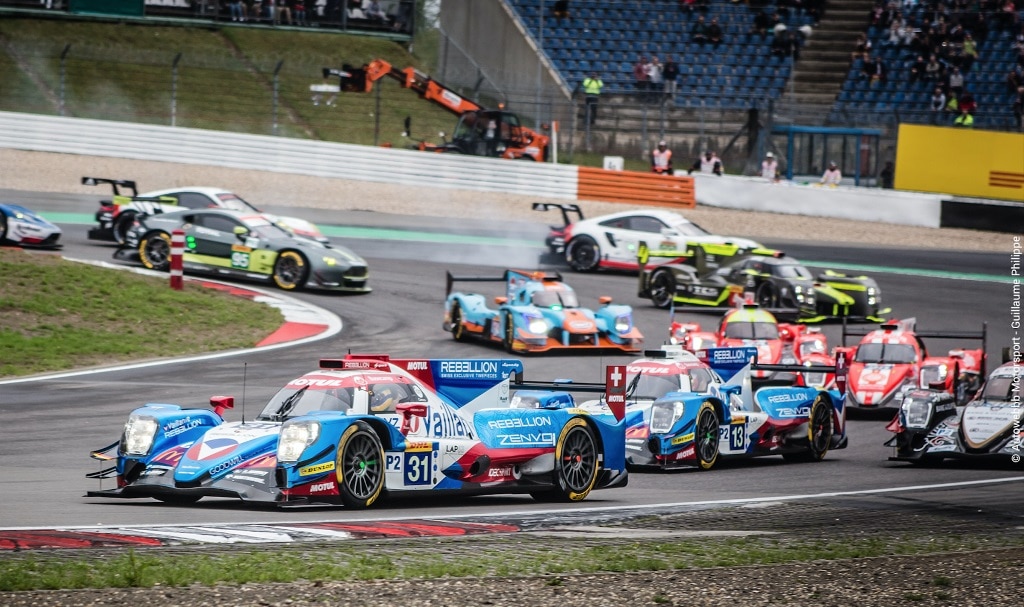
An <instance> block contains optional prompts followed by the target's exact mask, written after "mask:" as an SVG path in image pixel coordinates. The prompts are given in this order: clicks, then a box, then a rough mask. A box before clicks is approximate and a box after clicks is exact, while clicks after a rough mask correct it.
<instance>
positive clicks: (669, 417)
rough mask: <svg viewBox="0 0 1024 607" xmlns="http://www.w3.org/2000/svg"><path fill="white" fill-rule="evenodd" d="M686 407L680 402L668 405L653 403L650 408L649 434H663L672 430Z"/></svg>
mask: <svg viewBox="0 0 1024 607" xmlns="http://www.w3.org/2000/svg"><path fill="white" fill-rule="evenodd" d="M685 410H686V405H684V404H683V402H682V401H678V400H677V401H673V402H669V403H655V404H654V406H652V407H651V433H652V434H664V433H665V432H668V431H669V430H671V429H672V426H674V425H675V423H676V422H677V421H679V418H681V417H682V416H683V411H685Z"/></svg>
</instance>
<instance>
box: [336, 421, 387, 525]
mask: <svg viewBox="0 0 1024 607" xmlns="http://www.w3.org/2000/svg"><path fill="white" fill-rule="evenodd" d="M335 469H336V470H337V472H336V474H337V478H338V493H339V494H340V495H341V503H343V504H345V506H347V507H349V508H354V509H357V510H363V509H365V508H369V507H370V506H372V505H373V504H375V503H376V502H377V501H378V500H380V498H381V496H382V495H383V494H384V447H382V446H381V444H380V438H379V437H378V436H377V433H376V432H374V431H373V429H372V428H370V426H368V425H367V424H365V423H363V422H356V423H354V424H352V425H351V426H349V427H348V428H345V431H344V432H343V433H342V434H341V438H340V439H339V440H338V456H337V465H336V467H335Z"/></svg>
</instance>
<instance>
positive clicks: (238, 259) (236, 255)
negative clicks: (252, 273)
mask: <svg viewBox="0 0 1024 607" xmlns="http://www.w3.org/2000/svg"><path fill="white" fill-rule="evenodd" d="M231 267H232V268H248V267H249V254H248V253H241V252H239V251H233V252H232V253H231Z"/></svg>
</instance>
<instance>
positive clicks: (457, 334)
mask: <svg viewBox="0 0 1024 607" xmlns="http://www.w3.org/2000/svg"><path fill="white" fill-rule="evenodd" d="M451 319H452V320H451V323H452V339H454V340H455V341H466V326H465V325H463V324H462V306H460V305H459V302H455V303H453V304H452V314H451Z"/></svg>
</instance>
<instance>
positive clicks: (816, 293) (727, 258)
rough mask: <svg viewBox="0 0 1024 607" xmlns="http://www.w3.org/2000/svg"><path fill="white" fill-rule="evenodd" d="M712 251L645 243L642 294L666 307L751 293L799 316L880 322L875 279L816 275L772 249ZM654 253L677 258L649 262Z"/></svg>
mask: <svg viewBox="0 0 1024 607" xmlns="http://www.w3.org/2000/svg"><path fill="white" fill-rule="evenodd" d="M714 253H715V254H714V255H711V254H709V252H708V250H707V248H706V247H704V246H699V245H691V246H688V249H687V250H686V251H652V250H648V249H647V248H646V246H645V245H644V244H643V243H641V247H640V254H639V256H638V259H639V261H640V262H641V264H640V265H641V267H642V268H643V271H642V272H641V273H640V286H639V290H638V295H640V297H649V298H650V299H651V301H652V302H653V303H654V305H656V306H658V307H662V308H667V307H669V306H670V305H672V304H673V303H675V304H683V305H689V306H713V307H718V306H728V305H732V304H733V303H735V302H734V301H733V299H734V297H738V298H740V299H750V298H753V300H754V301H755V302H756V303H758V304H759V305H760V306H761V307H763V308H767V309H789V310H796V316H797V318H796V320H798V321H800V322H815V321H821V320H826V319H829V318H842V317H845V318H847V319H848V320H871V321H875V322H881V320H882V318H881V316H882V315H883V314H887V313H888V312H889V311H890V310H889V309H888V308H885V309H883V308H882V307H881V306H882V294H881V291H880V289H879V288H878V284H877V283H876V282H875V280H874V279H872V278H869V277H867V276H847V275H845V274H840V273H838V272H833V271H832V270H826V271H825V272H823V273H821V274H818V275H817V276H815V275H814V274H812V273H811V271H810V270H808V269H807V268H806V267H805V266H804V265H802V264H801V263H800V262H799V261H797V260H796V259H793V258H792V257H789V256H787V255H786V254H785V253H783V252H782V251H776V250H772V249H763V248H755V249H749V248H748V249H743V248H740V249H736V250H735V251H734V252H731V253H729V252H726V253H725V254H723V252H722V251H717V250H716V251H715V252H714ZM650 257H675V258H677V259H676V260H675V261H673V262H671V263H668V264H663V265H656V266H651V267H647V260H648V259H649V258H650Z"/></svg>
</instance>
